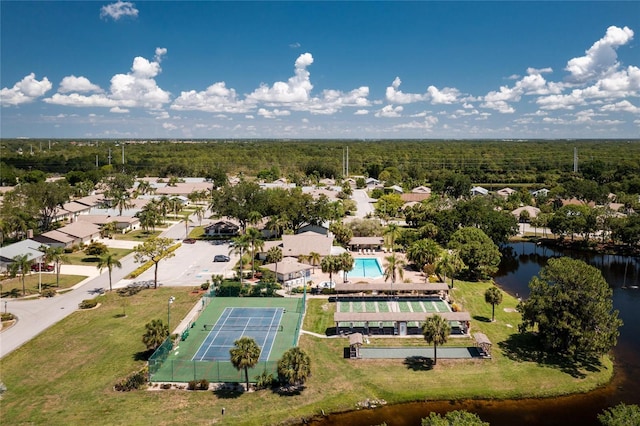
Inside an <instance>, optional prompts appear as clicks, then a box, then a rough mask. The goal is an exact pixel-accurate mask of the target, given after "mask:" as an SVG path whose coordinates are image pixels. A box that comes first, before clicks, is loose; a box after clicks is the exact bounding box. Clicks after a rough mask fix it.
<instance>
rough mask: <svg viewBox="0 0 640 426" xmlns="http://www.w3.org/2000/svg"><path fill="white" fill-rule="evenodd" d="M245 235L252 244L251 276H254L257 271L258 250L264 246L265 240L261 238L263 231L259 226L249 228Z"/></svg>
mask: <svg viewBox="0 0 640 426" xmlns="http://www.w3.org/2000/svg"><path fill="white" fill-rule="evenodd" d="M245 235H246V236H247V240H248V241H249V243H250V244H251V277H252V278H253V276H254V275H255V271H256V250H262V249H263V248H264V240H263V239H262V238H261V237H262V232H260V231H259V230H258V229H257V228H247V231H246V233H245Z"/></svg>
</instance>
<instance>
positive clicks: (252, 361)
mask: <svg viewBox="0 0 640 426" xmlns="http://www.w3.org/2000/svg"><path fill="white" fill-rule="evenodd" d="M233 344H234V347H233V348H231V349H230V350H229V354H230V355H231V363H232V364H233V366H234V367H235V368H236V370H238V371H240V370H242V369H244V378H245V382H246V384H247V390H249V368H253V367H255V366H256V364H258V360H259V359H260V346H258V344H257V343H256V341H255V340H253V339H252V338H251V337H246V336H245V337H241V338H239V339H238V340H236V341H235V342H233Z"/></svg>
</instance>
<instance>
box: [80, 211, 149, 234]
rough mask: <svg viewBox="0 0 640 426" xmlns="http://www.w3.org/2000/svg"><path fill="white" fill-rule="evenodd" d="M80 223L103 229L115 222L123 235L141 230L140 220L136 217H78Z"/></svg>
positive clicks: (95, 215)
mask: <svg viewBox="0 0 640 426" xmlns="http://www.w3.org/2000/svg"><path fill="white" fill-rule="evenodd" d="M78 221H79V222H87V223H93V224H94V225H98V226H99V227H102V226H104V225H106V224H108V223H111V222H115V223H116V228H117V229H118V231H119V232H121V233H123V234H124V233H127V232H129V231H135V230H137V229H140V219H138V218H137V217H134V216H111V215H103V214H89V215H82V216H79V217H78Z"/></svg>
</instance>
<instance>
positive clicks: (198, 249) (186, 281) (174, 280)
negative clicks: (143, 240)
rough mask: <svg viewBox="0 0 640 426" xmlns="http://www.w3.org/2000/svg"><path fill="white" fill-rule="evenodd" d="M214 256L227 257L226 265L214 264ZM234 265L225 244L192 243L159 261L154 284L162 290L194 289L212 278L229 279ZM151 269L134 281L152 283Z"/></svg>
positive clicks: (234, 257)
mask: <svg viewBox="0 0 640 426" xmlns="http://www.w3.org/2000/svg"><path fill="white" fill-rule="evenodd" d="M216 255H224V256H229V257H230V258H231V260H230V261H229V262H214V261H213V259H214V257H215V256H216ZM237 261H238V257H237V256H236V255H229V245H228V244H213V243H212V242H209V241H196V242H195V243H194V244H182V246H181V247H180V248H179V249H178V250H176V251H175V256H174V257H171V258H169V259H163V260H161V261H160V263H159V264H158V283H159V284H161V285H163V286H171V287H175V286H197V285H200V284H202V283H203V282H205V281H206V280H210V279H211V276H212V275H214V274H215V275H223V276H224V277H225V278H230V277H233V276H234V275H235V273H234V271H233V270H232V268H233V265H235V264H236V262H237ZM153 275H154V268H153V267H152V268H150V269H148V270H147V271H145V272H143V273H142V274H140V276H138V277H137V278H136V279H135V281H148V280H153Z"/></svg>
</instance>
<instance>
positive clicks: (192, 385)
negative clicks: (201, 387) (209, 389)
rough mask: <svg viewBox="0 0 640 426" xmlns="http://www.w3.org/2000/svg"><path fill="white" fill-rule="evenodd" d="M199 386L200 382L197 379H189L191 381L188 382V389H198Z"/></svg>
mask: <svg viewBox="0 0 640 426" xmlns="http://www.w3.org/2000/svg"><path fill="white" fill-rule="evenodd" d="M197 386H198V382H197V381H196V380H189V383H187V390H196V387H197Z"/></svg>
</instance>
